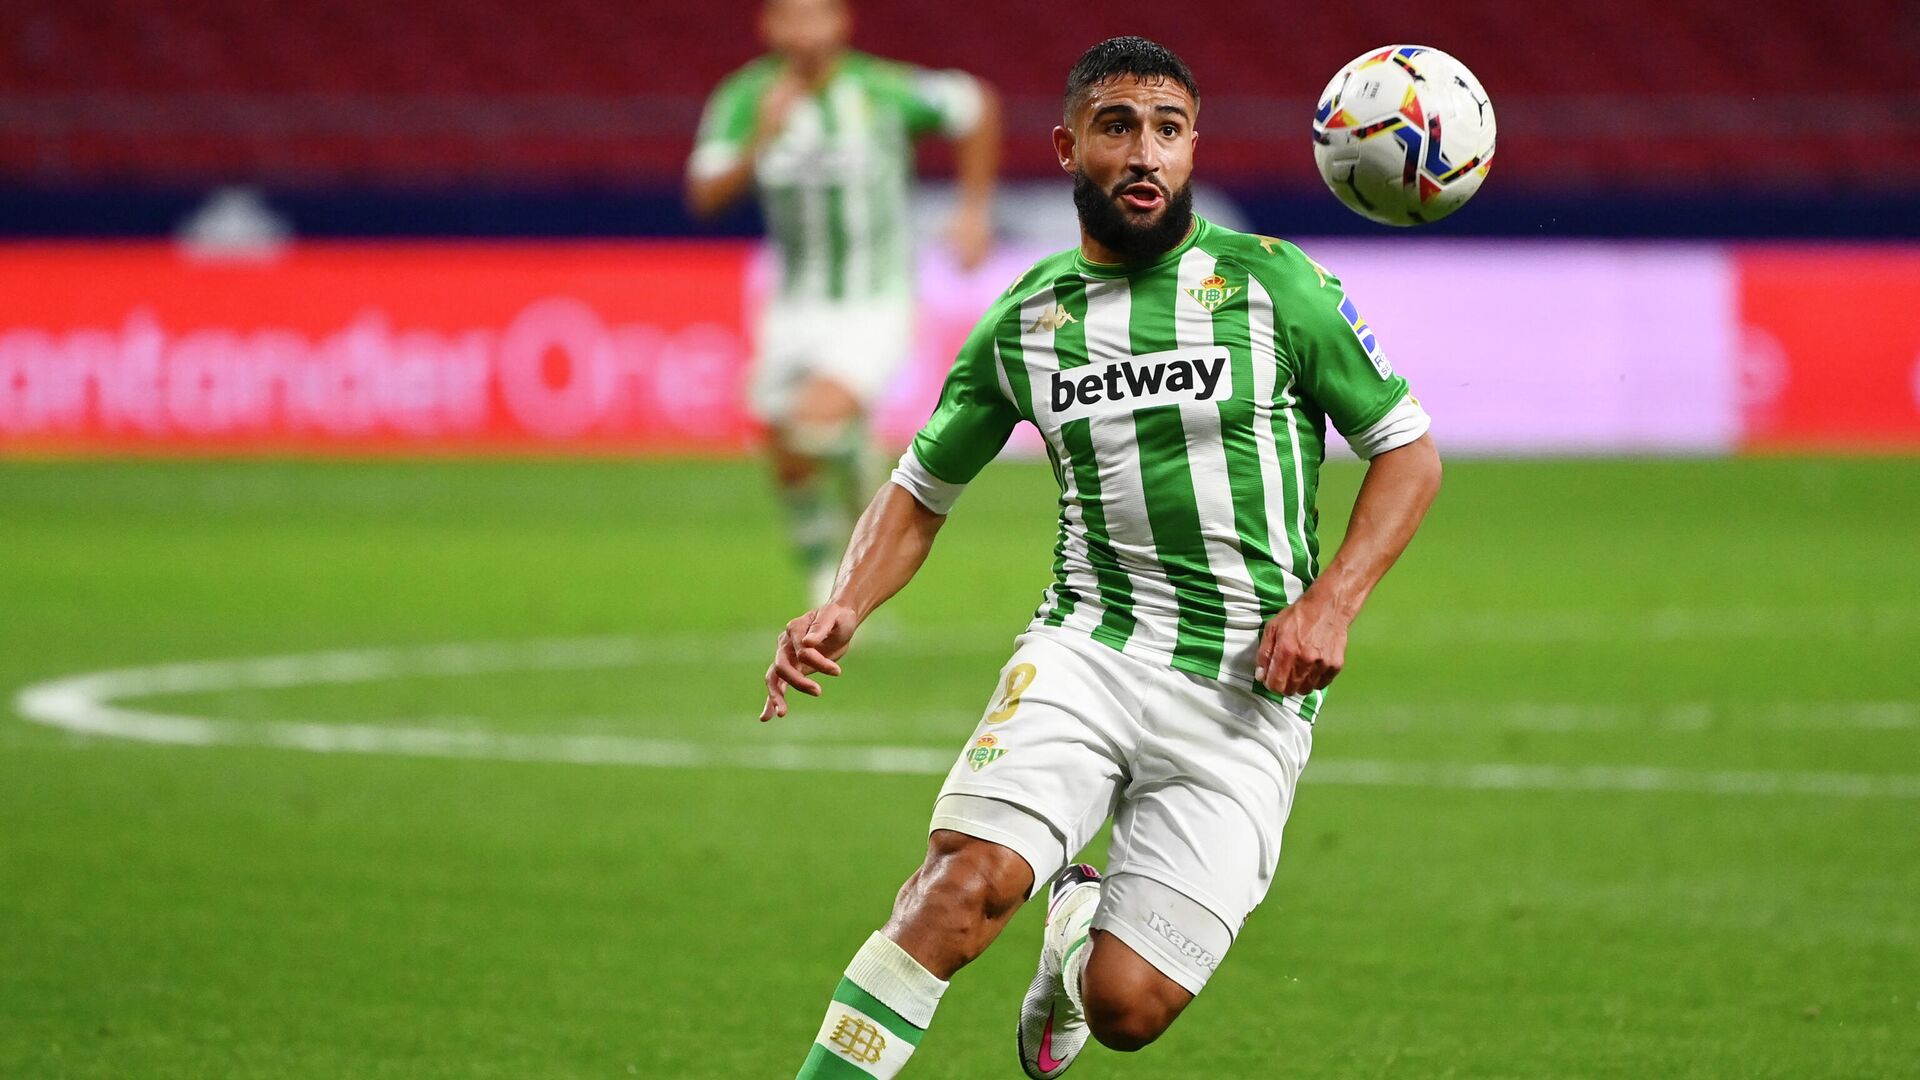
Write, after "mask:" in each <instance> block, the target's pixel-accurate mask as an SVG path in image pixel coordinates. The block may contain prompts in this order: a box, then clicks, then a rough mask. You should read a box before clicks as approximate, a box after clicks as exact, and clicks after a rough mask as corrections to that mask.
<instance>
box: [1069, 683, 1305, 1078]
mask: <svg viewBox="0 0 1920 1080" xmlns="http://www.w3.org/2000/svg"><path fill="white" fill-rule="evenodd" d="M1155 682H1156V686H1155V687H1154V689H1153V691H1151V692H1150V693H1149V695H1148V703H1147V706H1146V708H1145V710H1144V717H1145V723H1146V727H1147V730H1148V732H1149V736H1150V737H1149V738H1147V739H1146V740H1143V743H1142V752H1141V753H1139V754H1136V755H1135V756H1134V758H1133V759H1132V760H1131V762H1130V764H1131V766H1132V777H1131V781H1130V783H1129V785H1128V788H1127V790H1126V791H1125V792H1123V793H1122V795H1121V802H1120V808H1119V811H1118V812H1117V813H1116V814H1115V816H1114V843H1113V851H1112V857H1111V861H1110V866H1111V869H1110V871H1109V873H1108V875H1107V877H1106V879H1105V880H1104V882H1103V893H1102V896H1101V900H1100V908H1099V911H1098V912H1097V913H1096V914H1095V916H1094V918H1093V921H1092V926H1093V933H1092V935H1091V937H1090V939H1089V943H1088V946H1087V947H1086V948H1085V949H1084V950H1083V951H1084V952H1085V953H1086V958H1085V959H1084V960H1078V959H1077V958H1076V963H1075V964H1074V965H1072V966H1071V967H1070V968H1069V970H1068V971H1067V973H1066V977H1067V982H1068V986H1069V988H1070V992H1073V993H1077V994H1079V995H1080V998H1081V1001H1082V1003H1083V1008H1084V1010H1085V1013H1086V1016H1087V1020H1088V1024H1089V1027H1090V1028H1091V1030H1092V1033H1093V1035H1094V1037H1095V1038H1096V1039H1098V1040H1099V1041H1100V1042H1101V1043H1103V1044H1104V1045H1106V1046H1109V1047H1111V1048H1113V1049H1116V1050H1137V1049H1139V1048H1140V1047H1142V1046H1145V1045H1147V1044H1148V1043H1151V1042H1152V1041H1153V1040H1155V1039H1156V1038H1158V1037H1159V1036H1160V1035H1161V1034H1162V1033H1164V1032H1165V1031H1166V1030H1167V1028H1168V1027H1169V1026H1171V1025H1172V1023H1173V1022H1174V1020H1175V1019H1176V1018H1178V1017H1179V1015H1180V1013H1181V1012H1182V1011H1183V1010H1184V1009H1185V1008H1186V1006H1187V1005H1188V1004H1189V1003H1190V1002H1191V1001H1192V1000H1193V997H1194V996H1195V995H1197V994H1199V993H1200V991H1201V990H1202V989H1204V988H1205V986H1206V984H1207V981H1208V979H1210V978H1211V977H1212V975H1213V972H1214V970H1215V969H1216V968H1217V967H1218V965H1219V963H1220V961H1221V959H1222V958H1224V957H1225V956H1226V954H1227V951H1228V950H1229V949H1230V948H1231V947H1232V944H1233V940H1234V937H1235V936H1236V935H1237V934H1238V933H1239V931H1240V928H1241V926H1242V924H1243V923H1244V922H1245V920H1246V917H1247V915H1248V914H1249V913H1250V912H1252V910H1253V909H1254V907H1256V906H1257V905H1258V904H1259V903H1260V901H1261V900H1262V899H1264V898H1265V896H1266V893H1267V889H1268V887H1269V886H1270V885H1271V884H1272V881H1273V874H1274V870H1275V869H1276V867H1277V865H1278V863H1279V859H1280V837H1281V830H1282V828H1283V827H1284V825H1285V823H1286V819H1287V815H1288V813H1289V812H1290V810H1291V808H1292V804H1293V793H1294V789H1295V787H1296V785H1297V784H1298V782H1299V777H1300V773H1301V770H1302V769H1303V768H1304V767H1305V765H1306V760H1307V756H1308V754H1309V753H1310V752H1311V748H1312V729H1311V728H1310V727H1309V726H1308V725H1307V724H1306V723H1305V722H1303V721H1301V720H1300V719H1298V717H1297V715H1296V714H1295V712H1294V711H1293V710H1292V709H1291V708H1290V707H1287V706H1283V705H1281V704H1279V703H1277V702H1272V701H1268V700H1266V699H1263V698H1259V697H1256V696H1255V695H1253V694H1252V693H1251V692H1249V691H1246V690H1243V689H1239V688H1235V687H1232V686H1227V685H1223V684H1220V683H1217V682H1214V681H1213V680H1208V679H1201V678H1198V677H1195V676H1189V675H1185V674H1183V673H1180V672H1166V673H1165V674H1164V677H1162V678H1158V679H1156V680H1155Z"/></svg>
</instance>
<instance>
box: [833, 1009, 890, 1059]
mask: <svg viewBox="0 0 1920 1080" xmlns="http://www.w3.org/2000/svg"><path fill="white" fill-rule="evenodd" d="M828 1041H829V1042H831V1043H833V1048H834V1049H835V1050H838V1051H840V1052H841V1053H843V1054H845V1055H847V1056H848V1057H850V1058H852V1059H853V1060H855V1061H859V1062H864V1063H866V1064H868V1065H872V1064H874V1063H876V1062H878V1061H879V1060H880V1055H881V1054H882V1053H885V1052H886V1049H887V1037H886V1036H885V1035H882V1034H880V1029H879V1028H877V1027H874V1026H873V1025H872V1024H869V1023H867V1022H866V1021H865V1020H862V1019H860V1018H859V1017H857V1016H842V1017H841V1018H840V1023H839V1024H838V1025H837V1026H835V1027H834V1029H833V1034H832V1035H831V1036H829V1037H828Z"/></svg>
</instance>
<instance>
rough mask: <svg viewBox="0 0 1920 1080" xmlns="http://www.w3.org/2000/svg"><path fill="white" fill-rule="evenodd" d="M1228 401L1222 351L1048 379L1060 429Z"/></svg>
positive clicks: (1162, 355)
mask: <svg viewBox="0 0 1920 1080" xmlns="http://www.w3.org/2000/svg"><path fill="white" fill-rule="evenodd" d="M1232 396H1233V365H1231V364H1229V363H1228V362H1227V348H1226V346H1224V345H1207V346H1201V347H1197V348H1191V349H1174V350H1171V351H1168V352H1157V353H1146V354H1144V355H1141V356H1123V357H1120V358H1118V359H1116V360H1112V361H1109V362H1108V363H1106V364H1104V365H1088V366H1085V367H1077V368H1067V369H1066V370H1064V371H1056V372H1054V373H1053V375H1052V377H1051V379H1050V381H1049V384H1048V387H1047V404H1048V405H1050V406H1052V409H1053V415H1054V419H1056V420H1058V421H1060V422H1061V423H1063V424H1064V423H1066V422H1067V421H1069V420H1078V419H1080V418H1081V417H1083V416H1117V415H1122V414H1125V413H1130V412H1134V411H1136V410H1138V409H1147V408H1152V407H1154V406H1156V405H1178V404H1182V403H1186V402H1202V401H1225V400H1226V399H1228V398H1230V397H1232Z"/></svg>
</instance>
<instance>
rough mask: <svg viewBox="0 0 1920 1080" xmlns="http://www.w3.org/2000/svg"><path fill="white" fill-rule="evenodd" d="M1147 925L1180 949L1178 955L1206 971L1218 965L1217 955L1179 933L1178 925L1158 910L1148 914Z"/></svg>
mask: <svg viewBox="0 0 1920 1080" xmlns="http://www.w3.org/2000/svg"><path fill="white" fill-rule="evenodd" d="M1147 927H1148V929H1151V930H1152V931H1153V932H1154V933H1157V934H1159V935H1160V936H1161V937H1163V938H1166V939H1167V940H1168V941H1170V942H1172V943H1173V947H1174V948H1176V949H1178V950H1180V955H1182V956H1184V957H1186V958H1187V959H1189V960H1191V961H1193V962H1194V963H1196V964H1199V965H1200V966H1201V967H1203V968H1206V969H1207V970H1208V971H1214V970H1216V969H1218V968H1219V967H1220V958H1219V957H1217V956H1215V955H1213V954H1212V953H1210V952H1208V951H1207V950H1206V949H1204V948H1201V947H1200V945H1199V944H1198V943H1197V942H1195V941H1194V940H1193V939H1192V938H1190V937H1188V936H1187V935H1186V934H1184V933H1181V931H1180V928H1179V927H1177V926H1175V925H1173V924H1172V923H1170V922H1168V921H1167V918H1166V916H1164V915H1162V914H1160V913H1159V912H1157V911H1155V912H1151V913H1149V914H1148V916H1147Z"/></svg>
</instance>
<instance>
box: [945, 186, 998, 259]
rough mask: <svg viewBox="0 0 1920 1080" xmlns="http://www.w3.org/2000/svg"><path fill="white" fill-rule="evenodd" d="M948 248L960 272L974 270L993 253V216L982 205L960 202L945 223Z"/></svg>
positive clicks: (984, 205)
mask: <svg viewBox="0 0 1920 1080" xmlns="http://www.w3.org/2000/svg"><path fill="white" fill-rule="evenodd" d="M947 245H948V246H949V247H950V248H952V249H953V257H954V260H955V261H956V262H958V263H959V264H960V269H962V270H973V269H976V268H977V267H979V265H980V264H981V263H983V262H985V261H986V259H987V253H988V252H989V251H992V250H993V214H992V212H991V211H990V210H989V209H988V207H987V206H986V204H985V203H977V202H966V201H962V202H961V204H960V206H959V208H957V209H956V210H954V212H953V218H952V219H951V220H949V221H948V222H947Z"/></svg>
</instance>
